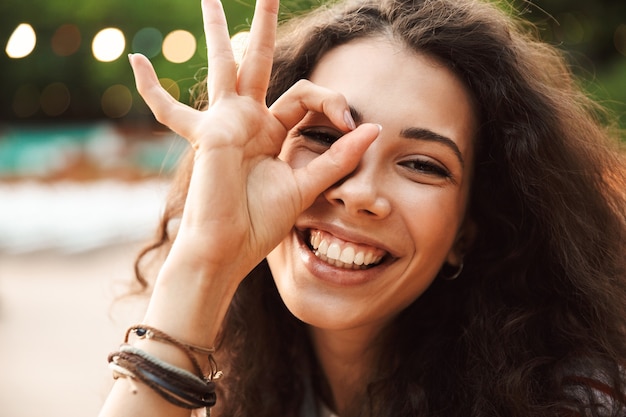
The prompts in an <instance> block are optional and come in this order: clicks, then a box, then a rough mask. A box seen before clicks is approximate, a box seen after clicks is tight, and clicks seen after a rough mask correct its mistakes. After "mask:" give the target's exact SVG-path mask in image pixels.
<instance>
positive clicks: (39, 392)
mask: <svg viewBox="0 0 626 417" xmlns="http://www.w3.org/2000/svg"><path fill="white" fill-rule="evenodd" d="M165 188H166V187H165V185H164V183H156V182H146V183H135V184H120V183H113V182H97V183H92V184H82V185H81V184H77V183H76V184H69V183H68V184H59V183H55V184H53V185H37V184H29V183H25V184H17V185H16V184H12V185H7V184H0V404H2V405H1V407H0V416H1V417H39V416H40V415H50V416H55V417H56V416H63V417H78V416H81V417H84V416H96V415H97V414H98V411H99V409H100V407H101V405H102V402H103V400H104V398H105V397H106V395H107V393H108V389H109V387H110V384H111V381H112V378H111V375H110V372H109V370H108V367H107V363H106V357H107V355H108V353H109V352H111V351H113V350H115V349H116V348H117V347H118V346H119V344H120V343H121V341H122V338H123V334H124V331H125V329H126V328H127V327H128V326H129V325H131V324H133V323H135V322H136V321H138V320H140V319H141V317H142V315H143V311H144V308H145V300H141V299H137V298H133V299H123V300H121V301H116V300H117V298H118V297H119V296H120V295H122V294H124V293H125V291H127V289H128V287H127V285H128V283H129V282H130V281H131V280H132V279H133V270H132V267H133V261H134V258H135V256H136V254H137V252H138V249H139V248H140V247H141V243H142V242H143V241H145V240H146V239H147V238H149V237H150V236H151V235H152V233H153V231H154V230H155V227H156V222H157V221H158V216H159V214H160V212H161V207H162V201H163V198H164V194H165V191H166V189H165Z"/></svg>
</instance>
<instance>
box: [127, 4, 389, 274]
mask: <svg viewBox="0 0 626 417" xmlns="http://www.w3.org/2000/svg"><path fill="white" fill-rule="evenodd" d="M278 6H279V1H278V0H258V1H257V4H256V10H255V15H254V20H253V23H252V27H251V31H250V40H249V44H248V48H247V50H246V53H245V55H244V57H243V60H242V62H241V63H240V65H239V67H237V64H236V62H235V59H234V56H233V52H232V49H231V43H230V38H229V35H228V29H227V25H226V19H225V17H224V12H223V10H222V6H221V3H220V2H219V1H218V0H203V1H202V14H203V18H204V30H205V34H206V42H207V49H208V59H209V71H208V76H207V88H208V108H207V109H206V110H204V111H199V110H195V109H193V108H191V107H188V106H185V105H183V104H181V103H179V102H177V101H176V100H174V99H173V98H172V97H171V96H170V95H169V94H168V93H167V92H166V91H165V90H164V89H163V88H162V87H161V86H160V84H159V82H158V79H157V77H156V74H155V72H154V69H153V68H152V66H151V64H150V63H149V61H148V60H147V59H146V58H145V57H143V56H141V55H133V56H131V57H130V61H131V64H132V67H133V70H134V73H135V77H136V82H137V89H138V91H139V93H140V94H141V96H142V97H143V98H144V100H145V101H146V103H147V104H148V106H149V107H150V109H151V110H152V111H153V113H154V115H155V117H156V119H157V120H158V121H159V122H161V123H163V124H164V125H166V126H167V127H169V128H170V129H172V130H173V131H174V132H176V133H178V134H179V135H181V136H183V137H184V138H186V139H187V140H188V141H189V143H190V144H191V146H192V147H193V149H194V150H195V154H194V166H193V173H192V176H191V182H190V186H189V190H188V196H187V201H186V205H185V209H184V212H183V217H182V221H181V225H180V230H179V232H178V235H177V238H176V241H175V243H174V246H173V248H172V251H171V253H170V256H178V257H181V258H179V260H181V259H182V260H183V261H184V262H186V263H187V264H188V265H189V266H191V267H198V268H207V267H208V268H212V270H216V268H217V270H227V271H228V273H229V275H231V276H236V277H238V278H239V279H243V277H244V276H245V274H247V272H249V271H250V270H251V269H252V268H253V267H254V266H255V265H256V264H257V263H258V262H260V261H261V259H263V258H264V257H265V256H266V255H267V254H268V253H269V252H270V251H271V250H272V249H273V248H274V247H275V246H276V245H277V244H278V243H279V242H280V240H281V239H283V237H284V236H285V235H286V234H287V233H288V232H289V230H290V229H291V228H292V226H293V224H294V222H295V219H296V217H297V216H298V215H299V214H300V213H301V212H302V211H303V210H304V209H306V208H307V207H308V206H309V205H310V204H312V203H313V201H314V199H315V198H316V197H317V196H318V195H319V194H320V193H322V192H323V191H324V190H325V189H326V188H328V187H329V186H331V185H332V184H333V183H335V182H336V181H338V180H340V179H341V178H342V177H344V176H345V175H347V174H349V173H350V172H351V171H352V170H353V169H354V168H355V167H356V165H357V164H358V161H359V159H360V158H361V155H362V153H363V152H364V151H365V149H366V148H367V147H368V146H369V144H370V143H371V142H372V141H373V140H374V139H375V138H376V136H377V135H378V128H377V127H376V126H374V125H363V126H361V127H359V128H358V129H356V130H354V131H353V132H351V133H348V134H346V135H345V136H344V137H343V138H342V139H341V140H339V141H337V142H336V143H335V144H334V145H333V146H332V147H331V148H330V149H329V150H328V151H327V152H325V153H324V154H322V155H320V156H319V157H317V158H316V159H314V160H312V161H311V162H310V163H309V164H308V165H307V166H305V167H302V168H298V169H292V168H291V167H290V166H289V165H288V164H287V163H285V162H283V161H281V160H279V159H278V158H277V155H278V153H279V152H280V149H281V146H282V143H283V141H284V140H285V138H286V136H287V132H288V131H289V130H290V129H291V128H293V127H294V126H295V125H296V124H297V123H298V122H299V121H300V120H301V119H302V118H303V117H304V115H305V114H306V113H307V112H309V111H314V112H323V113H324V114H326V115H327V117H328V118H329V119H330V120H331V121H332V122H333V123H334V124H335V125H336V126H338V127H339V128H341V129H343V130H345V131H346V132H349V131H351V130H353V129H354V122H352V119H351V117H350V116H349V114H350V113H349V111H348V105H347V103H346V100H345V99H344V98H343V97H342V96H341V95H339V94H336V93H333V92H330V91H328V90H325V89H322V88H320V87H317V86H315V85H313V84H311V83H309V82H307V81H305V82H300V83H297V84H296V85H295V86H294V87H293V88H291V89H290V90H289V91H288V92H286V93H285V94H284V95H283V96H282V97H281V98H280V99H279V100H278V101H277V102H276V103H275V104H274V105H273V106H272V107H271V108H268V107H267V106H266V105H265V94H266V90H267V87H268V82H269V78H270V72H271V68H272V56H273V51H274V41H275V32H276V21H277V14H278ZM232 279H235V278H232ZM235 280H236V279H235ZM238 283H239V282H233V284H234V285H238Z"/></svg>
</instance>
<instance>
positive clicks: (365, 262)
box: [302, 229, 387, 270]
mask: <svg viewBox="0 0 626 417" xmlns="http://www.w3.org/2000/svg"><path fill="white" fill-rule="evenodd" d="M302 238H303V241H304V242H305V243H306V245H307V246H308V247H309V249H310V250H311V252H313V254H315V256H316V257H318V258H319V259H321V260H322V261H324V262H326V263H327V264H329V265H332V266H335V267H338V268H343V269H353V270H362V269H369V268H373V267H375V266H376V265H380V264H381V263H382V262H383V260H384V259H385V257H386V256H387V252H385V251H384V250H382V249H378V248H374V247H371V246H366V245H361V244H356V243H353V242H346V241H344V240H341V239H339V238H337V237H335V236H333V235H331V234H329V233H326V232H322V231H321V230H312V229H311V230H307V231H306V232H305V233H304V235H303V236H302Z"/></svg>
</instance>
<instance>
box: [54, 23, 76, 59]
mask: <svg viewBox="0 0 626 417" xmlns="http://www.w3.org/2000/svg"><path fill="white" fill-rule="evenodd" d="M50 43H51V44H52V51H54V53H55V54H57V55H59V56H70V55H72V54H75V53H76V52H78V49H79V48H80V43H81V35H80V29H78V26H76V25H72V24H66V25H63V26H61V27H59V28H58V29H57V30H56V31H55V32H54V35H52V39H51V40H50Z"/></svg>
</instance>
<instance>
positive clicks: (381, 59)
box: [310, 37, 477, 154]
mask: <svg viewBox="0 0 626 417" xmlns="http://www.w3.org/2000/svg"><path fill="white" fill-rule="evenodd" d="M310 80H311V81H312V82H314V83H316V84H318V85H321V86H323V87H327V88H330V89H332V90H334V91H338V92H340V93H342V94H343V95H344V96H345V97H346V98H347V100H348V103H349V104H350V105H351V106H353V107H354V108H355V109H356V110H358V111H359V112H360V113H361V114H362V115H363V121H364V122H372V123H380V124H381V125H383V129H384V130H387V131H389V130H390V129H391V130H402V129H406V128H408V127H421V128H428V129H430V130H433V131H435V132H436V133H438V134H441V135H444V136H447V137H449V138H451V139H452V140H454V141H455V142H457V145H458V146H459V148H460V149H461V150H462V151H464V150H465V151H464V152H463V153H464V154H467V153H468V152H469V151H470V149H469V148H470V144H471V142H472V139H473V136H474V134H475V131H476V124H477V122H476V113H475V106H474V104H473V100H472V96H471V94H470V92H469V90H468V89H467V88H466V87H465V84H464V83H463V81H462V80H461V79H460V78H459V77H458V76H457V75H456V74H455V73H454V72H453V71H451V70H450V69H448V68H447V67H446V66H444V65H443V64H442V63H440V62H439V61H437V60H436V59H434V58H432V57H430V56H428V55H425V54H419V53H417V52H415V51H413V50H410V49H408V48H407V47H405V46H403V45H402V44H401V43H399V42H396V41H394V40H391V39H388V38H383V37H380V38H365V39H359V40H355V41H352V42H349V43H347V44H344V45H341V46H338V47H336V48H334V49H332V50H330V51H329V52H328V53H326V54H325V55H324V56H322V58H321V59H320V61H319V62H318V63H317V65H316V66H315V68H314V70H313V72H312V73H311V76H310Z"/></svg>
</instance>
